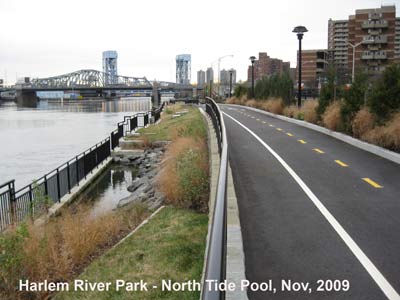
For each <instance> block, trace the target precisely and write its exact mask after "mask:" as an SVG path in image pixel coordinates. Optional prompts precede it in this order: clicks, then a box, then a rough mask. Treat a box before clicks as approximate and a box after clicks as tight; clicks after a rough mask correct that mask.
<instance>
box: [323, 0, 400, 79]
mask: <svg viewBox="0 0 400 300" xmlns="http://www.w3.org/2000/svg"><path fill="white" fill-rule="evenodd" d="M347 42H349V43H351V44H353V45H357V44H359V43H360V45H359V46H358V47H356V49H355V59H354V61H355V68H360V67H361V68H363V69H364V70H366V71H368V73H370V74H376V73H379V72H381V71H382V70H384V69H385V66H386V65H388V64H390V63H392V62H394V61H399V60H400V18H396V7H395V6H394V5H388V6H381V7H380V8H372V9H358V10H356V11H355V14H354V15H350V16H349V18H348V20H340V21H335V20H329V22H328V50H329V51H330V52H331V57H332V61H333V63H334V65H335V66H336V67H338V68H339V69H340V68H343V69H347V74H348V75H349V76H351V72H352V65H353V48H352V47H351V46H349V45H348V43H347Z"/></svg>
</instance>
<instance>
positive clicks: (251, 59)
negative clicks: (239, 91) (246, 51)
mask: <svg viewBox="0 0 400 300" xmlns="http://www.w3.org/2000/svg"><path fill="white" fill-rule="evenodd" d="M250 61H251V97H252V98H254V62H255V61H256V57H255V56H250Z"/></svg>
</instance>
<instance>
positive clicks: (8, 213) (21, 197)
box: [0, 106, 163, 232]
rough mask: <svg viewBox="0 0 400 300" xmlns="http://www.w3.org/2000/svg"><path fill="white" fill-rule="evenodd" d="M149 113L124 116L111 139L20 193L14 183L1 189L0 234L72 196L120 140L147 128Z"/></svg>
mask: <svg viewBox="0 0 400 300" xmlns="http://www.w3.org/2000/svg"><path fill="white" fill-rule="evenodd" d="M162 109H163V106H161V107H160V108H159V109H158V111H159V113H161V110H162ZM150 113H151V112H146V113H137V114H135V115H133V116H125V117H124V121H122V122H119V123H118V124H117V129H116V130H114V131H112V132H111V134H110V136H109V137H107V138H106V139H104V140H102V141H101V142H99V143H97V144H96V145H94V146H92V147H90V148H89V149H87V150H85V151H83V152H82V153H80V154H79V155H76V156H75V157H74V158H72V159H70V160H69V161H67V162H66V163H64V164H62V165H61V166H59V167H57V168H56V169H54V170H52V171H51V172H49V173H47V174H46V175H44V176H42V177H41V178H39V179H37V180H35V181H34V182H33V183H31V184H29V185H27V186H24V187H23V188H21V189H19V190H18V191H15V181H14V180H11V181H8V182H6V183H4V184H2V185H0V232H1V231H3V230H4V229H6V228H7V227H8V226H9V225H11V224H16V223H18V222H21V221H23V220H24V219H25V218H27V217H30V218H32V219H33V218H35V217H37V216H38V215H40V214H41V213H43V212H44V211H46V210H47V209H48V208H49V206H51V205H52V204H53V203H56V202H60V201H61V198H62V197H64V196H65V195H66V194H69V193H71V189H72V188H73V187H75V186H79V183H80V181H81V180H82V179H86V178H87V175H89V174H90V173H93V170H94V169H95V168H96V167H99V166H100V165H101V164H102V163H103V162H104V161H105V160H106V159H107V158H108V157H109V156H110V155H111V151H112V150H114V149H115V148H116V147H118V146H119V140H120V138H121V137H123V136H126V135H127V134H128V133H129V132H132V131H134V130H136V129H138V128H140V127H145V126H147V125H148V124H149V120H150V117H149V115H150ZM139 120H140V121H141V122H139Z"/></svg>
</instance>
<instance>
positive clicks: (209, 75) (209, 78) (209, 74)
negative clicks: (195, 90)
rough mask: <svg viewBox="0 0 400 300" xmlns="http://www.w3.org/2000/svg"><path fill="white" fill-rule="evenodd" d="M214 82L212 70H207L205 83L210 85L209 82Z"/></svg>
mask: <svg viewBox="0 0 400 300" xmlns="http://www.w3.org/2000/svg"><path fill="white" fill-rule="evenodd" d="M213 81H214V70H213V69H212V68H208V69H207V71H206V82H207V84H210V82H213Z"/></svg>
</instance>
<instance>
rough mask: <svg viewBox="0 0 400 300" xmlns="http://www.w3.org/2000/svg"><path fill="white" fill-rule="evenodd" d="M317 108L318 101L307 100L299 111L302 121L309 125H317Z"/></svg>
mask: <svg viewBox="0 0 400 300" xmlns="http://www.w3.org/2000/svg"><path fill="white" fill-rule="evenodd" d="M317 108H318V100H307V101H305V102H304V105H303V107H302V108H301V111H302V112H303V116H304V121H307V122H310V123H314V124H315V123H317V121H318V115H317Z"/></svg>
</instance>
